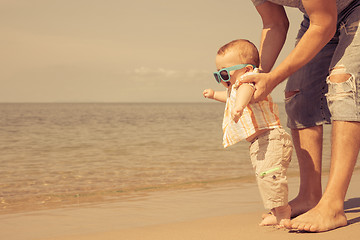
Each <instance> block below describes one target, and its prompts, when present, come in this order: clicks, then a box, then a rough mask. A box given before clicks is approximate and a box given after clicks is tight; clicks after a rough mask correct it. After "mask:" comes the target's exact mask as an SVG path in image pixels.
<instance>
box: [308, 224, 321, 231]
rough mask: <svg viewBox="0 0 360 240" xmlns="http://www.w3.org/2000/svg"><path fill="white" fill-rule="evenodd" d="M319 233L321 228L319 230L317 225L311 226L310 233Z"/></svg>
mask: <svg viewBox="0 0 360 240" xmlns="http://www.w3.org/2000/svg"><path fill="white" fill-rule="evenodd" d="M318 231H319V228H318V226H317V224H313V225H311V227H310V229H309V232H318Z"/></svg>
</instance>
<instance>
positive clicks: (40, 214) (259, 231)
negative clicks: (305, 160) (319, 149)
mask: <svg viewBox="0 0 360 240" xmlns="http://www.w3.org/2000/svg"><path fill="white" fill-rule="evenodd" d="M326 182H327V177H326V176H324V177H323V183H324V184H323V185H324V186H325V185H326ZM298 185H299V181H298V178H297V177H296V178H295V177H294V178H290V179H289V188H290V198H293V197H294V196H295V194H296V192H297V188H298ZM359 187H360V172H359V171H356V172H354V175H353V178H352V182H351V185H350V187H349V191H348V194H347V197H346V202H345V209H346V210H345V212H346V215H347V218H348V223H349V224H348V226H346V227H342V228H338V229H336V230H333V231H329V232H325V233H297V232H291V231H290V232H289V231H288V230H283V229H280V230H279V229H276V228H274V227H260V226H258V223H259V221H260V216H261V213H263V212H264V211H265V210H264V209H263V207H262V203H261V199H260V196H259V193H258V190H257V186H256V184H255V183H254V182H250V183H232V184H227V185H221V186H220V185H219V186H214V187H211V188H204V189H197V190H194V189H190V190H189V189H188V190H177V191H163V192H154V193H147V194H141V195H140V194H139V195H138V196H136V197H134V196H133V197H132V198H129V199H127V200H124V199H123V200H122V201H119V200H114V201H112V202H111V201H110V202H104V203H101V204H88V205H84V204H79V205H78V206H73V207H69V208H59V209H50V210H42V211H32V212H23V213H14V214H4V215H0V237H1V239H7V240H17V239H19V240H20V239H21V240H26V239H31V240H32V239H41V240H82V239H84V240H85V239H86V240H93V239H94V240H95V239H97V240H98V239H101V240H110V239H121V240H140V239H141V240H150V239H151V240H155V239H157V240H162V239H164V240H177V239H184V240H192V239H194V240H195V239H196V240H199V239H204V240H213V239H214V240H215V239H216V240H219V239H222V240H232V239H234V240H235V239H246V240H248V239H270V240H271V239H320V240H321V239H326V240H331V239H347V240H348V239H357V238H358V236H360V192H359Z"/></svg>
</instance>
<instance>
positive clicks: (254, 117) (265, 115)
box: [222, 80, 280, 148]
mask: <svg viewBox="0 0 360 240" xmlns="http://www.w3.org/2000/svg"><path fill="white" fill-rule="evenodd" d="M239 85H240V82H239V80H238V81H237V82H236V84H234V85H233V86H232V87H231V91H230V92H229V90H228V92H229V93H228V98H227V100H226V105H225V112H224V120H223V124H222V128H223V132H224V135H223V146H224V148H226V147H229V146H231V145H233V144H235V143H237V142H239V141H241V140H244V139H247V138H248V137H250V136H252V135H254V134H255V133H257V132H258V131H260V130H264V129H273V128H277V127H280V119H279V117H278V116H279V114H278V108H277V105H276V104H275V103H274V102H273V101H272V98H271V96H270V95H268V96H267V98H266V99H265V100H263V101H260V102H257V103H250V104H248V105H247V106H246V108H245V109H244V111H243V114H242V115H241V117H240V119H239V121H238V122H237V123H235V122H234V121H233V120H232V118H231V110H232V109H233V108H234V107H235V99H236V90H237V87H238V86H239Z"/></svg>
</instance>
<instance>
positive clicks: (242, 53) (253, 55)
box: [217, 39, 259, 67]
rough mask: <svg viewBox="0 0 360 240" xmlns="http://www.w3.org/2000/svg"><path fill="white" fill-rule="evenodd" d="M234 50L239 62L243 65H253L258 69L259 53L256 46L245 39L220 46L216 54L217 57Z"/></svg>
mask: <svg viewBox="0 0 360 240" xmlns="http://www.w3.org/2000/svg"><path fill="white" fill-rule="evenodd" d="M230 49H231V50H235V51H237V52H238V53H239V57H240V60H241V61H242V62H243V63H249V64H253V65H255V66H256V67H259V52H258V50H257V48H256V46H255V45H254V44H253V43H252V42H250V41H249V40H246V39H237V40H233V41H231V42H229V43H227V44H225V45H224V46H222V47H221V48H220V49H219V51H218V52H217V54H218V55H225V53H226V52H227V51H229V50H230Z"/></svg>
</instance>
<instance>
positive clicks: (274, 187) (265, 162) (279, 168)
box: [250, 128, 293, 209]
mask: <svg viewBox="0 0 360 240" xmlns="http://www.w3.org/2000/svg"><path fill="white" fill-rule="evenodd" d="M292 150H293V145H292V142H291V137H290V135H289V134H288V133H287V132H285V130H284V129H282V128H274V129H271V130H269V131H267V132H265V133H263V134H261V135H260V136H259V137H257V138H256V139H255V140H254V141H253V142H252V143H251V145H250V158H251V163H252V166H253V168H254V170H255V176H256V180H257V183H258V187H259V191H260V195H261V198H262V200H263V203H264V207H265V208H266V209H273V208H276V207H280V206H285V205H286V204H288V182H287V176H286V172H287V169H288V167H289V163H290V161H291V155H292Z"/></svg>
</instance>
